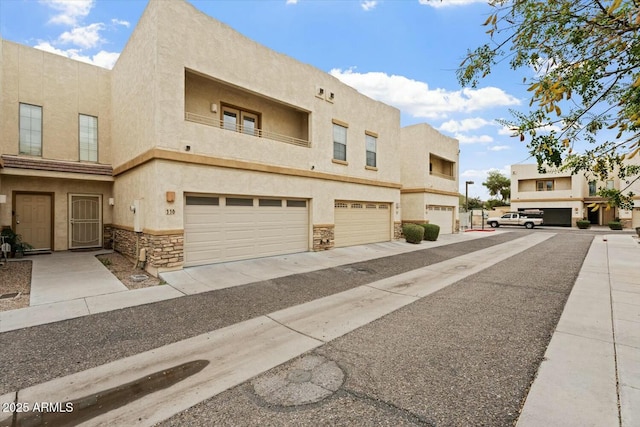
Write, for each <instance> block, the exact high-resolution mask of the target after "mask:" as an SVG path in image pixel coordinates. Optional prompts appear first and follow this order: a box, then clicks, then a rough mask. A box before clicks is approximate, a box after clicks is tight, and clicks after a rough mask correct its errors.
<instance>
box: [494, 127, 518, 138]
mask: <svg viewBox="0 0 640 427" xmlns="http://www.w3.org/2000/svg"><path fill="white" fill-rule="evenodd" d="M498 135H502V136H517V133H516V132H515V131H513V130H511V129H510V128H508V127H506V126H502V127H501V128H500V129H498Z"/></svg>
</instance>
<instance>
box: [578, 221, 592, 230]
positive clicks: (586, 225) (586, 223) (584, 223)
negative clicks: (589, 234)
mask: <svg viewBox="0 0 640 427" xmlns="http://www.w3.org/2000/svg"><path fill="white" fill-rule="evenodd" d="M576 225H577V226H578V228H580V229H581V230H585V229H587V228H590V227H591V222H589V220H588V219H580V220H578V221H576Z"/></svg>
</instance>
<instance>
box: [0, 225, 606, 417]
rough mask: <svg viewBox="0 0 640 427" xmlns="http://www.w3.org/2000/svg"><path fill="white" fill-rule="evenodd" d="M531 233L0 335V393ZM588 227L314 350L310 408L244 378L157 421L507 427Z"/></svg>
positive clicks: (581, 253)
mask: <svg viewBox="0 0 640 427" xmlns="http://www.w3.org/2000/svg"><path fill="white" fill-rule="evenodd" d="M554 231H555V230H554ZM540 232H545V231H544V230H533V231H524V230H517V231H514V232H511V233H504V234H499V235H493V236H489V237H486V238H483V239H477V240H473V241H468V242H464V243H458V244H452V245H447V246H440V247H436V248H430V249H425V250H419V251H416V252H411V253H407V254H402V255H395V256H391V257H385V258H379V259H376V260H371V261H366V262H361V263H355V264H350V265H344V266H340V267H336V268H329V269H324V270H319V271H315V272H311V273H305V274H296V275H291V276H287V277H282V278H278V279H273V280H268V281H263V282H258V283H253V284H249V285H244V286H239V287H235V288H229V289H223V290H219V291H213V292H208V293H204V294H198V295H193V296H187V297H182V298H178V299H174V300H167V301H162V302H158V303H154V304H148V305H144V306H137V307H131V308H128V309H123V310H117V311H113V312H107V313H102V314H97V315H92V316H86V317H82V318H76V319H71V320H67V321H64V322H58V323H53V324H48V325H42V326H38V327H32V328H27V329H22V330H17V331H11V332H7V333H3V334H0V348H2V358H0V370H1V372H2V373H3V375H2V376H0V394H2V393H6V392H10V391H13V390H17V389H21V388H24V387H28V386H30V385H35V384H38V383H42V382H44V381H47V380H50V379H53V378H57V377H61V376H66V375H69V374H71V373H75V372H79V371H83V370H85V369H88V368H91V367H95V366H99V365H102V364H104V363H107V362H110V361H115V360H118V359H121V358H123V357H126V356H130V355H134V354H138V353H141V352H143V351H146V350H150V349H153V348H157V347H160V346H163V345H166V344H170V343H173V342H177V341H180V340H183V339H186V338H189V337H194V336H197V335H200V334H203V333H205V332H208V331H213V330H217V329H220V328H223V327H225V326H228V325H232V324H235V323H238V322H241V321H244V320H247V319H252V318H255V317H256V316H260V315H264V314H267V313H272V312H274V311H277V310H280V309H283V308H286V307H291V306H294V305H297V304H301V303H304V302H308V301H313V300H315V299H317V298H321V297H324V296H327V295H332V294H335V293H338V292H342V291H344V290H347V289H351V288H354V287H357V286H360V285H363V284H368V283H372V282H374V281H377V280H380V279H383V278H386V277H391V276H394V275H397V274H400V273H402V272H405V271H410V270H414V269H417V268H421V267H425V266H428V265H432V264H435V263H438V262H441V261H444V260H447V259H450V258H453V257H457V256H460V255H464V254H468V253H471V252H475V251H477V250H480V249H484V248H487V247H490V246H492V245H496V244H499V243H504V242H507V241H511V240H513V239H516V238H518V237H522V236H523V235H526V234H527V233H540ZM593 235H594V234H593V233H576V232H573V233H560V234H558V235H556V236H554V237H552V238H551V239H549V240H547V241H545V242H543V243H541V244H539V245H537V246H535V247H534V248H532V249H529V250H526V251H524V252H522V253H520V254H518V255H516V256H514V257H512V258H510V259H508V260H506V261H503V262H499V263H496V264H495V265H494V266H492V267H490V268H488V269H486V270H483V271H482V272H480V273H478V274H475V275H472V276H469V277H468V278H467V279H464V280H462V281H460V282H457V283H456V284H454V285H451V286H449V287H448V288H445V289H443V290H441V291H439V292H436V293H435V294H433V295H431V296H429V297H426V298H423V299H422V300H419V301H418V302H416V303H413V304H410V305H408V306H406V307H404V308H402V309H400V310H398V311H396V312H394V313H391V314H389V315H387V316H385V317H383V318H381V319H379V320H378V321H375V322H373V323H371V324H369V325H367V326H365V327H362V328H360V329H357V330H356V331H354V332H352V333H349V334H347V335H345V336H343V337H341V338H338V339H336V340H334V341H331V342H330V343H328V344H327V345H324V346H322V347H320V348H318V349H316V350H314V351H313V352H311V355H312V356H317V357H324V358H326V359H327V360H329V361H332V362H335V363H336V364H337V366H339V368H340V369H341V370H342V371H343V373H344V381H343V382H342V383H341V384H339V385H338V386H337V387H336V390H335V392H333V394H332V395H331V396H330V397H328V398H326V399H324V400H322V401H320V402H318V403H311V404H306V405H299V406H293V407H290V406H282V405H278V404H274V403H272V402H269V401H266V400H265V399H264V398H263V397H261V396H260V395H259V394H258V393H256V391H255V386H254V385H255V384H254V383H253V382H251V381H250V382H247V383H244V384H241V385H240V386H237V387H235V388H233V389H231V390H228V391H227V392H224V393H222V394H220V395H218V396H216V397H214V398H211V399H209V400H207V401H205V402H202V403H200V404H198V405H196V406H194V407H192V408H190V409H189V410H187V411H184V412H182V413H180V414H177V415H175V416H174V417H173V418H171V419H169V420H167V421H165V422H164V423H163V424H162V425H167V426H168V425H176V426H178V425H180V426H182V425H207V426H208V425H438V426H440V425H512V424H513V423H514V421H515V420H516V419H517V416H518V411H519V409H520V407H521V404H522V401H523V399H524V398H525V396H526V393H527V390H528V387H529V386H530V384H531V381H532V380H533V377H534V375H535V373H536V371H537V369H538V366H539V364H540V361H541V360H542V357H543V354H544V351H545V349H546V347H547V345H548V342H549V340H550V337H551V334H552V332H553V330H554V328H555V325H556V324H557V321H558V319H559V317H560V314H561V313H562V309H563V307H564V304H565V302H566V299H567V297H568V295H569V292H570V291H571V287H572V286H573V283H574V282H575V279H576V276H577V274H578V272H579V270H580V266H581V265H582V261H583V259H584V257H585V255H586V252H587V250H588V248H589V245H590V243H591V240H592V239H593ZM304 356H305V355H303V356H301V357H304ZM306 356H309V355H306ZM297 360H298V362H299V360H300V358H298V359H297ZM294 363H296V360H294V361H291V362H288V363H286V364H284V365H282V366H279V367H277V368H275V369H274V370H272V372H267V373H265V374H264V375H273V374H274V372H273V371H277V370H287V369H290V368H291V366H292V364H294Z"/></svg>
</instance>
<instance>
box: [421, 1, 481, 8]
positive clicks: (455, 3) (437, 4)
mask: <svg viewBox="0 0 640 427" xmlns="http://www.w3.org/2000/svg"><path fill="white" fill-rule="evenodd" d="M472 3H488V1H487V0H420V4H424V5H426V6H431V7H435V8H442V7H450V6H466V5H469V4H472Z"/></svg>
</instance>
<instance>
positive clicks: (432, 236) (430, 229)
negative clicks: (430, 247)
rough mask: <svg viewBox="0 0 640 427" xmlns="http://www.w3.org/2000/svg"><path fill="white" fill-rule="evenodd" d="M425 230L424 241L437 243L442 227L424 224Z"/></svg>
mask: <svg viewBox="0 0 640 427" xmlns="http://www.w3.org/2000/svg"><path fill="white" fill-rule="evenodd" d="M422 227H423V228H424V240H429V241H431V242H435V241H436V240H438V235H439V234H440V226H439V225H436V224H422Z"/></svg>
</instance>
